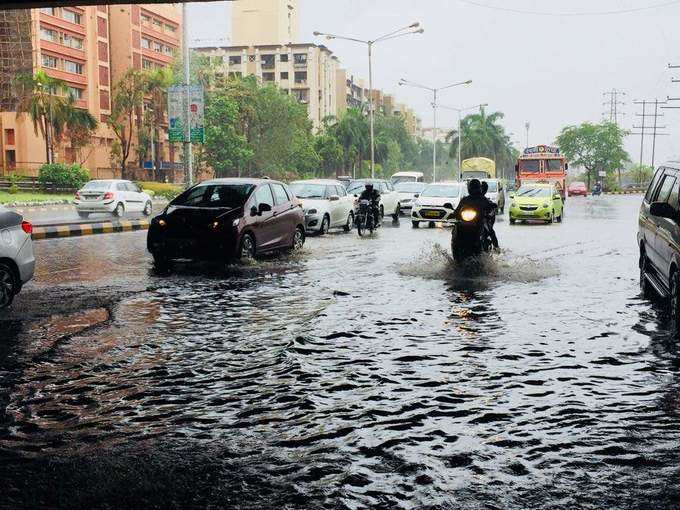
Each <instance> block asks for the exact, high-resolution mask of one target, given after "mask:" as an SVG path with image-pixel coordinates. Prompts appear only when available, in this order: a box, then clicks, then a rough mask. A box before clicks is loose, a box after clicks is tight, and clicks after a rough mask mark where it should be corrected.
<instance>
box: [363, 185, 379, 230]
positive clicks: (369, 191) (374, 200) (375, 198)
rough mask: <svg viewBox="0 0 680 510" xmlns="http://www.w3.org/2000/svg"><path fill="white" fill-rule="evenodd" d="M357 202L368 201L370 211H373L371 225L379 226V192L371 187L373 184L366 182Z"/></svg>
mask: <svg viewBox="0 0 680 510" xmlns="http://www.w3.org/2000/svg"><path fill="white" fill-rule="evenodd" d="M359 200H370V201H371V210H372V211H373V220H374V221H373V224H374V225H375V226H378V225H380V206H379V203H380V192H379V191H378V190H377V189H375V188H374V187H373V183H371V182H367V183H366V186H365V188H364V191H362V192H361V195H360V196H359Z"/></svg>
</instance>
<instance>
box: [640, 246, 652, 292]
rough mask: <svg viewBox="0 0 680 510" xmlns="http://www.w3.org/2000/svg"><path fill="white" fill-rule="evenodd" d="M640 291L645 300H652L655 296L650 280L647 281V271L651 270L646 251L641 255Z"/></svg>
mask: <svg viewBox="0 0 680 510" xmlns="http://www.w3.org/2000/svg"><path fill="white" fill-rule="evenodd" d="M639 265H640V291H641V293H642V297H643V298H645V299H651V298H652V297H653V296H654V292H653V290H652V286H651V285H650V284H649V280H647V270H648V268H649V259H648V258H647V255H646V254H645V252H644V251H642V253H641V254H640V263H639Z"/></svg>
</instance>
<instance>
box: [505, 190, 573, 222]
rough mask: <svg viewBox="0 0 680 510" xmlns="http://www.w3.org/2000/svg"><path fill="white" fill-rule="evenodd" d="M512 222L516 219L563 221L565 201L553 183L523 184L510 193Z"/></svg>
mask: <svg viewBox="0 0 680 510" xmlns="http://www.w3.org/2000/svg"><path fill="white" fill-rule="evenodd" d="M510 200H511V201H510V211H509V212H510V224H511V225H514V224H515V222H516V221H527V220H531V221H543V222H546V223H552V222H553V221H557V222H558V223H561V222H562V218H564V202H562V195H560V193H559V191H558V190H557V188H555V186H554V185H553V184H523V185H522V186H520V188H519V189H518V190H517V191H516V192H515V193H513V194H511V195H510Z"/></svg>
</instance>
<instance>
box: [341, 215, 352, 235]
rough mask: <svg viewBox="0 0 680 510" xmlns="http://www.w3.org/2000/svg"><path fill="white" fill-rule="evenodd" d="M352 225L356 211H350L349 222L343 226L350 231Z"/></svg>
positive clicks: (346, 230)
mask: <svg viewBox="0 0 680 510" xmlns="http://www.w3.org/2000/svg"><path fill="white" fill-rule="evenodd" d="M352 227H354V213H353V212H350V213H349V216H347V223H345V226H344V227H342V229H343V230H344V231H345V232H350V231H351V230H352Z"/></svg>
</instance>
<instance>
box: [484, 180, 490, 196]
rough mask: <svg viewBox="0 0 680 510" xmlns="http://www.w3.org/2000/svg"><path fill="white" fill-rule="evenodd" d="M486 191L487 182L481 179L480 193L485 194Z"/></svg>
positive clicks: (487, 188)
mask: <svg viewBox="0 0 680 510" xmlns="http://www.w3.org/2000/svg"><path fill="white" fill-rule="evenodd" d="M487 191H489V183H488V182H486V181H482V195H486V192H487Z"/></svg>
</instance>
